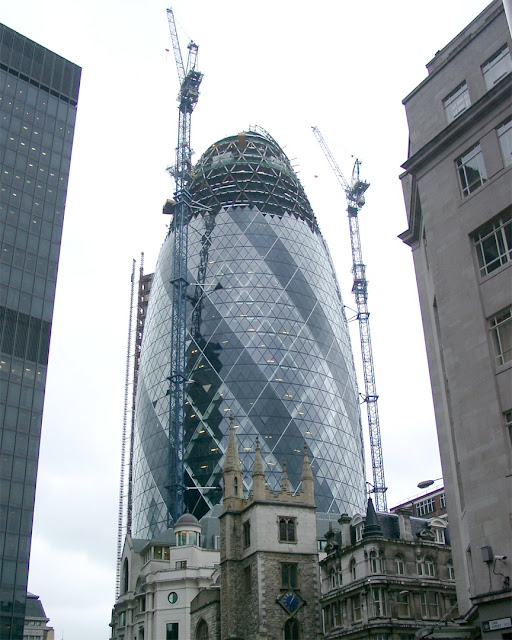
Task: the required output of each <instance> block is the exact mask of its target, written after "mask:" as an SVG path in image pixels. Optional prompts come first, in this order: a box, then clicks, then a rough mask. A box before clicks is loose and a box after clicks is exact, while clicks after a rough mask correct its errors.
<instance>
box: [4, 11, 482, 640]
mask: <svg viewBox="0 0 512 640" xmlns="http://www.w3.org/2000/svg"><path fill="white" fill-rule="evenodd" d="M486 5H487V1H486V0H429V2H418V1H416V0H394V1H393V0H391V1H390V2H387V3H386V2H382V1H381V0H360V1H359V2H350V3H349V2H347V1H346V0H318V2H317V3H312V2H305V1H303V0H293V1H292V0H273V1H270V0H259V2H257V3H254V2H241V1H240V0H238V1H236V0H217V1H216V2H213V1H208V0H195V1H189V2H187V1H186V0H175V1H174V3H173V9H174V12H175V15H176V18H177V21H178V23H179V35H180V40H181V45H182V49H185V47H186V45H187V43H188V41H189V39H190V38H193V39H194V41H195V42H196V43H197V44H198V45H199V69H200V70H201V71H202V72H203V73H204V74H205V75H204V80H203V83H202V87H201V98H200V100H199V104H198V106H197V108H196V110H195V112H194V115H193V121H192V146H193V147H194V149H195V150H196V156H195V158H196V159H197V158H198V157H199V155H200V154H201V153H202V152H203V151H204V150H205V149H206V148H207V147H208V146H209V145H210V144H211V143H213V142H215V141H216V140H218V139H220V138H221V137H223V136H225V135H231V134H234V133H237V132H238V131H241V130H243V129H246V128H247V127H248V126H249V125H251V124H259V125H261V126H262V127H264V128H265V129H266V130H267V131H269V132H270V133H271V135H272V136H273V137H274V138H275V139H276V140H277V142H278V143H279V144H280V145H281V146H283V147H284V149H285V151H286V153H287V154H288V156H289V157H290V159H294V160H293V164H294V165H295V166H296V169H297V171H298V172H299V177H300V179H301V181H302V183H303V185H304V187H305V189H306V193H307V194H308V197H309V199H310V201H311V204H312V206H313V209H314V211H315V213H316V216H317V218H318V221H319V224H320V228H321V230H322V232H323V235H324V236H325V237H326V239H327V242H328V244H329V247H330V251H331V254H332V256H333V259H334V262H335V266H336V270H337V274H338V279H339V281H340V286H341V290H342V294H343V298H344V302H345V304H346V305H348V306H349V307H351V308H354V307H355V302H354V299H353V296H352V294H351V288H352V275H351V273H350V268H351V253H350V240H349V232H348V221H347V217H346V212H345V208H346V205H345V199H344V194H343V192H342V191H341V187H340V186H339V185H338V183H337V181H336V178H335V177H334V174H333V173H332V171H331V169H330V167H329V165H328V164H327V161H326V159H325V158H324V156H323V154H322V151H321V149H320V147H319V146H318V143H317V142H316V140H315V138H314V136H313V133H312V132H311V125H317V126H319V127H320V129H321V131H322V133H323V135H324V137H325V139H326V141H327V143H328V145H329V147H330V149H331V151H332V152H333V154H334V156H335V157H336V159H337V161H338V164H339V165H340V167H341V169H342V171H343V172H344V173H345V176H346V177H347V179H350V175H351V170H352V163H353V158H352V157H351V156H352V155H353V156H357V157H359V158H361V159H362V160H363V166H362V177H363V178H365V179H367V180H368V181H369V182H370V183H371V187H370V189H369V190H368V192H367V198H366V202H367V204H366V206H365V207H364V209H363V212H362V213H361V216H360V230H361V238H362V247H363V256H364V260H365V263H366V264H367V277H368V280H369V307H370V311H371V330H372V342H373V353H374V360H375V371H376V380H377V390H378V393H379V396H380V397H379V412H380V422H381V429H382V445H383V451H384V463H385V474H386V483H387V485H388V487H389V490H388V505H389V506H392V505H394V504H397V503H399V502H402V501H404V500H406V499H407V498H409V497H411V496H413V495H416V494H417V493H419V490H418V489H417V488H416V485H417V483H418V482H419V481H420V480H423V479H425V478H437V477H439V476H440V475H441V469H440V463H439V454H438V450H437V438H436V433H435V422H434V415H433V408H432V399H431V389H430V383H429V377H428V369H427V362H426V356H425V348H424V340H423V331H422V325H421V317H420V313H419V304H418V296H417V290H416V283H415V276H414V269H413V263H412V257H411V253H410V249H409V248H408V247H407V246H405V245H404V244H403V243H402V242H401V241H400V240H398V239H397V237H396V236H397V234H399V233H400V232H401V231H403V230H405V228H406V215H405V208H404V203H403V197H402V191H401V185H400V181H399V179H398V175H399V174H400V173H401V171H402V170H401V168H400V165H401V163H403V162H404V161H405V159H406V157H407V140H408V129H407V122H406V118H405V110H404V108H403V106H402V105H401V100H402V99H403V98H404V97H405V96H406V95H407V94H408V93H409V92H410V91H411V90H412V89H413V88H414V87H415V86H416V85H417V84H418V83H419V82H421V80H423V78H424V77H426V70H425V64H426V63H427V62H428V61H429V60H430V59H431V58H432V57H433V56H434V54H435V52H436V51H437V50H438V49H441V48H442V47H444V46H445V45H446V44H447V43H448V42H449V41H450V40H451V39H452V38H453V37H455V35H457V33H458V32H459V31H460V30H461V29H462V28H463V27H464V26H465V25H466V24H467V23H468V22H470V21H471V20H472V19H473V18H474V17H476V15H478V13H479V12H480V11H481V10H483V8H484V7H485V6H486ZM166 6H167V5H166V4H165V2H164V1H163V0H145V1H143V2H142V1H139V2H136V1H135V0H124V1H123V2H121V1H119V0H88V1H87V2H80V3H79V2H70V1H69V0H24V1H23V2H16V3H15V2H4V3H3V6H2V13H1V16H0V20H2V22H4V23H5V24H6V25H8V26H9V27H11V28H13V29H15V30H17V31H19V32H20V33H22V34H23V35H25V36H28V37H29V38H32V39H33V40H35V41H36V42H38V43H40V44H42V45H44V46H46V47H48V48H49V49H52V50H53V51H55V52H56V53H58V54H60V55H62V56H64V57H66V58H68V59H69V60H71V61H73V62H75V63H76V64H79V65H80V66H82V68H83V73H82V84H81V90H80V98H79V106H78V116H77V126H76V134H75V140H74V145H73V159H72V163H71V177H70V183H69V190H68V199H67V207H66V222H65V226H64V235H63V240H62V250H61V258H60V265H59V279H58V286H57V297H56V303H55V313H54V321H53V330H52V343H51V352H50V363H49V372H48V383H47V388H46V400H45V412H44V422H43V434H42V442H41V454H40V460H39V477H38V488H37V497H36V513H35V521H34V533H33V539H32V558H31V569H30V579H29V590H30V591H32V592H34V593H37V594H38V595H40V596H41V599H42V601H43V604H44V606H45V609H46V613H47V615H48V616H49V617H50V619H51V620H50V624H52V625H53V626H54V627H55V629H56V640H62V638H64V639H65V640H86V639H87V640H90V639H91V638H94V639H96V638H98V639H101V638H103V639H106V638H109V628H108V623H109V622H110V610H111V607H112V605H113V601H114V588H115V555H116V538H117V509H118V485H119V465H120V443H121V427H122V411H123V393H124V372H125V360H126V344H127V328H128V311H129V293H130V273H131V264H132V258H136V259H137V260H138V259H139V256H140V252H141V251H144V252H145V263H146V271H147V272H149V271H151V270H153V268H154V265H155V262H156V258H157V255H158V251H159V249H160V246H161V243H162V242H163V239H164V237H165V234H166V228H165V224H166V223H167V218H166V217H164V216H162V215H161V213H160V212H161V208H162V204H163V202H164V200H165V199H166V198H168V197H170V196H171V195H172V190H173V185H172V182H171V180H170V178H169V177H168V175H167V174H166V172H165V167H166V166H167V165H169V164H171V163H172V162H173V160H174V148H175V145H176V136H177V121H178V113H177V103H176V94H177V92H178V80H177V74H176V69H175V65H174V58H173V56H172V47H171V41H170V36H169V31H168V26H167V19H166V12H165V9H166ZM165 49H171V53H169V54H166V51H165ZM456 80H457V79H454V86H455V84H456ZM348 315H349V316H350V315H351V313H350V311H348ZM351 332H352V340H353V350H354V357H355V360H356V364H359V362H360V360H361V356H360V348H359V336H358V332H357V323H355V322H354V323H352V324H351ZM360 370H361V367H360V366H359V373H360ZM360 387H361V390H362V388H363V387H362V382H361V381H360ZM363 410H364V407H363ZM363 420H366V415H364V417H363ZM365 435H366V423H365ZM367 448H368V447H367ZM367 475H368V479H369V480H371V470H369V471H368V474H367Z"/></svg>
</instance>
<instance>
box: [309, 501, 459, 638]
mask: <svg viewBox="0 0 512 640" xmlns="http://www.w3.org/2000/svg"><path fill="white" fill-rule="evenodd" d="M338 522H339V525H340V528H339V529H332V528H331V529H330V530H329V531H328V533H327V535H326V538H327V545H326V554H327V555H326V557H325V558H324V559H323V560H321V562H320V568H321V577H322V598H321V604H322V610H323V617H324V630H325V636H324V637H325V638H326V639H327V640H335V639H336V640H338V639H341V638H343V639H346V640H356V639H357V640H362V639H363V638H364V639H366V638H372V639H373V640H413V639H414V638H415V634H416V632H417V631H419V630H427V629H431V630H432V631H433V630H434V629H435V628H436V627H439V626H442V627H443V630H444V631H447V630H448V629H449V631H450V634H452V635H450V636H449V637H452V638H470V637H471V636H470V635H469V634H468V632H467V630H461V629H460V628H459V627H457V626H456V625H454V624H453V623H451V621H452V620H453V618H455V617H456V616H457V600H456V596H455V574H454V570H453V562H452V557H451V556H452V554H451V549H450V546H449V534H448V526H447V522H446V520H445V519H443V518H431V519H429V520H426V519H425V518H415V517H411V512H410V510H409V509H406V508H401V509H400V508H399V509H397V511H396V513H393V514H391V513H376V512H375V510H374V507H373V503H372V502H371V500H369V502H368V509H367V512H366V516H365V517H363V516H361V515H356V516H354V517H353V518H350V517H349V516H347V515H342V516H341V517H340V519H339V521H338ZM432 637H436V636H432ZM443 637H448V636H443Z"/></svg>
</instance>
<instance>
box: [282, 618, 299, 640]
mask: <svg viewBox="0 0 512 640" xmlns="http://www.w3.org/2000/svg"><path fill="white" fill-rule="evenodd" d="M284 640H300V627H299V623H298V621H297V620H295V619H294V618H290V619H289V620H287V621H286V622H285V623H284Z"/></svg>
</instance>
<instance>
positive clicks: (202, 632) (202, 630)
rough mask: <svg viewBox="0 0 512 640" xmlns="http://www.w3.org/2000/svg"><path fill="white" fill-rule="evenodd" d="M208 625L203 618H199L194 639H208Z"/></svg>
mask: <svg viewBox="0 0 512 640" xmlns="http://www.w3.org/2000/svg"><path fill="white" fill-rule="evenodd" d="M209 638H210V636H209V635H208V625H207V624H206V621H205V620H201V621H200V622H199V624H198V625H197V629H196V640H209Z"/></svg>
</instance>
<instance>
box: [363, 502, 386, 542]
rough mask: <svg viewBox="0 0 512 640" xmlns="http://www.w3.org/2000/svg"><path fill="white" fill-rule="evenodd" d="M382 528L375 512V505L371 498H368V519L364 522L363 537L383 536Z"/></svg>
mask: <svg viewBox="0 0 512 640" xmlns="http://www.w3.org/2000/svg"><path fill="white" fill-rule="evenodd" d="M381 535H383V534H382V529H381V526H380V524H379V521H378V519H377V514H376V513H375V507H374V506H373V502H372V499H371V498H368V507H367V509H366V520H365V523H364V531H363V538H369V537H371V536H381Z"/></svg>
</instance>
